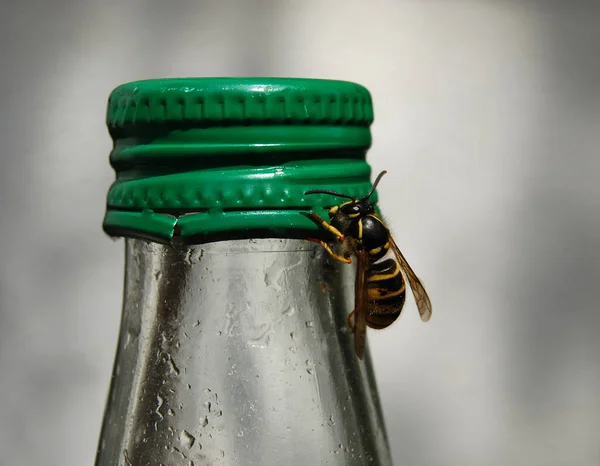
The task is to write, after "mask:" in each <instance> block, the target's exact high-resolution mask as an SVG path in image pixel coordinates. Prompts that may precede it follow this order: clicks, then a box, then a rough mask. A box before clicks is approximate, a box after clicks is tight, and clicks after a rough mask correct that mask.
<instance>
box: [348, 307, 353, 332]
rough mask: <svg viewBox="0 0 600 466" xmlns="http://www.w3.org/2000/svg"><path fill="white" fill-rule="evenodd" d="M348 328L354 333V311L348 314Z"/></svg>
mask: <svg viewBox="0 0 600 466" xmlns="http://www.w3.org/2000/svg"><path fill="white" fill-rule="evenodd" d="M348 327H350V329H351V330H352V331H354V311H352V312H351V313H350V314H348Z"/></svg>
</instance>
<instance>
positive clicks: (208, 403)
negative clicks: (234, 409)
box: [204, 401, 212, 413]
mask: <svg viewBox="0 0 600 466" xmlns="http://www.w3.org/2000/svg"><path fill="white" fill-rule="evenodd" d="M211 406H212V405H211V404H210V401H206V402H204V407H205V408H206V410H207V411H208V412H209V413H210V408H211Z"/></svg>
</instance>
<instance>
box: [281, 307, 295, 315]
mask: <svg viewBox="0 0 600 466" xmlns="http://www.w3.org/2000/svg"><path fill="white" fill-rule="evenodd" d="M295 313H296V309H295V308H294V306H289V307H288V308H287V309H286V310H285V311H283V315H284V316H286V317H290V316H293V315H294V314H295Z"/></svg>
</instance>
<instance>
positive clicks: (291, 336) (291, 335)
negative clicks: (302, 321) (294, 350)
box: [290, 332, 294, 340]
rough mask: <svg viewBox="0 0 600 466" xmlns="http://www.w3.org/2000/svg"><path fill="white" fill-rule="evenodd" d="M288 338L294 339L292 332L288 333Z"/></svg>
mask: <svg viewBox="0 0 600 466" xmlns="http://www.w3.org/2000/svg"><path fill="white" fill-rule="evenodd" d="M290 338H291V339H292V340H293V339H294V332H291V333H290Z"/></svg>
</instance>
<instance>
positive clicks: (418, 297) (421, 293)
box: [389, 236, 431, 322]
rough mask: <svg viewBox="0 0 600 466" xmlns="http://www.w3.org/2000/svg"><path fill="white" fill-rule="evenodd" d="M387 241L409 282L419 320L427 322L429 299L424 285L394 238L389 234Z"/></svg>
mask: <svg viewBox="0 0 600 466" xmlns="http://www.w3.org/2000/svg"><path fill="white" fill-rule="evenodd" d="M389 241H390V244H391V246H392V249H393V251H394V254H395V255H396V259H398V262H399V263H400V269H401V270H402V271H403V272H404V275H405V276H406V278H407V280H408V283H409V284H410V289H411V290H412V292H413V295H414V297H415V301H416V302H417V309H418V310H419V314H421V320H422V321H423V322H427V321H428V320H429V319H431V301H430V300H429V296H427V292H426V291H425V287H423V284H422V283H421V280H419V277H417V275H416V274H415V272H414V271H413V269H411V267H410V265H408V262H407V261H406V259H405V258H404V256H403V255H402V253H401V252H400V249H399V248H398V246H397V245H396V242H395V241H394V238H392V237H391V236H390V237H389Z"/></svg>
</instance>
